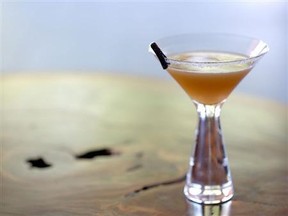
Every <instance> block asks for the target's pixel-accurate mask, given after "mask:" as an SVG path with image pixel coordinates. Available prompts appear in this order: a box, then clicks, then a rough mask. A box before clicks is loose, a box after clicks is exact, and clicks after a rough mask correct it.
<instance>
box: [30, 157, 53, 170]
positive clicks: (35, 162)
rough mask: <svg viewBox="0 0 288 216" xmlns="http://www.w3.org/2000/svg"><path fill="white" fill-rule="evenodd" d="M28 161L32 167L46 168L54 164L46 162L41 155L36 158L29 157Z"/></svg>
mask: <svg viewBox="0 0 288 216" xmlns="http://www.w3.org/2000/svg"><path fill="white" fill-rule="evenodd" d="M26 162H27V163H29V164H30V168H39V169H44V168H48V167H51V166H52V164H50V163H47V162H46V161H45V160H44V159H43V158H41V157H39V158H35V159H27V160H26Z"/></svg>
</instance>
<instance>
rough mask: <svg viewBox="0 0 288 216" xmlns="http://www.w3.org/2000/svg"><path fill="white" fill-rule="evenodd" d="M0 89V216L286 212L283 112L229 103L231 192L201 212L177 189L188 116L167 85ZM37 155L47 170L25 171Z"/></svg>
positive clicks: (77, 81)
mask: <svg viewBox="0 0 288 216" xmlns="http://www.w3.org/2000/svg"><path fill="white" fill-rule="evenodd" d="M0 85H1V88H0V89H1V90H0V91H1V92H0V101H1V107H0V108H1V110H0V113H1V121H0V123H1V125H0V126H1V128H0V129H1V130H0V133H1V134H0V141H1V169H0V174H1V201H0V202H1V203H0V215H1V216H6V215H7V216H8V215H27V216H28V215H29V216H36V215H37V216H38V215H41V216H51V215H56V216H58V215H59V216H66V215H69V216H74V215H75V216H76V215H87V216H89V215H105V216H112V215H117V216H118V215H120V216H121V215H137V216H141V215H157V216H162V215H163V216H164V215H165V216H169V215H177V216H178V215H179V216H181V215H183V216H184V215H190V216H191V215H197V216H200V215H205V216H206V215H287V214H288V209H287V207H286V206H287V195H288V191H287V179H288V178H287V177H288V176H287V146H286V145H287V106H285V105H281V104H278V103H276V102H271V101H266V100H262V99H257V98H253V97H248V96H245V95H239V94H234V95H232V96H231V97H230V99H229V100H228V101H227V103H226V104H225V106H224V108H223V113H222V128H223V133H224V139H225V142H226V148H227V153H228V157H229V160H230V166H231V170H232V176H233V181H234V185H235V190H236V195H235V197H234V199H233V201H232V202H228V203H226V204H223V205H222V206H220V205H215V206H201V205H198V204H193V203H189V202H187V201H186V200H185V198H184V196H183V192H182V190H183V185H184V181H183V176H184V175H185V172H186V170H187V168H188V159H189V156H190V152H191V150H192V146H193V135H194V129H195V126H196V122H197V118H196V115H195V109H194V107H193V104H192V102H191V101H190V100H189V98H188V97H187V96H186V95H185V94H184V92H183V91H182V90H181V89H180V88H179V87H178V86H177V85H176V84H175V83H174V82H173V81H171V80H168V81H163V80H157V79H152V78H151V79H150V78H143V77H130V76H120V75H115V74H110V75H109V74H108V75H107V74H106V75H104V74H101V73H97V74H84V73H83V74H77V73H74V74H73V73H71V74H54V75H52V74H21V75H20V74H15V75H2V76H1V78H0ZM103 149H106V150H107V151H111V152H113V154H110V155H109V154H106V155H105V154H102V155H101V154H100V153H99V151H100V150H103ZM95 151H98V153H99V154H98V155H97V156H95V155H96V153H95ZM89 152H90V154H91V152H92V153H93V152H94V156H93V157H91V158H85V157H82V158H81V157H79V156H81V155H82V156H83V155H84V156H85V153H89ZM102 153H103V152H102ZM90 156H91V155H90ZM39 158H41V159H43V161H44V162H46V163H47V164H49V165H51V166H46V167H45V166H44V167H42V168H39V167H33V166H31V163H29V160H37V159H39Z"/></svg>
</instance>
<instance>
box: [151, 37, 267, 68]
mask: <svg viewBox="0 0 288 216" xmlns="http://www.w3.org/2000/svg"><path fill="white" fill-rule="evenodd" d="M200 36H206V37H207V36H208V37H217V36H218V37H219V36H221V37H227V38H228V37H229V38H230V39H231V38H234V39H236V38H238V39H245V40H250V41H257V42H258V43H259V44H260V45H261V47H262V49H261V50H258V51H257V53H256V54H252V55H250V56H248V55H244V54H243V53H240V52H239V53H237V52H226V53H234V54H239V55H242V56H243V58H241V59H239V60H224V61H197V60H195V61H189V60H176V59H173V58H171V56H166V60H167V63H168V64H169V67H171V65H173V64H174V65H180V64H182V65H183V64H187V65H192V66H197V67H205V66H207V67H209V66H219V65H229V64H250V63H253V62H256V61H257V60H258V59H260V58H261V57H262V56H263V55H265V54H266V53H267V52H268V51H269V46H268V44H267V43H266V42H264V41H263V40H260V39H257V38H254V37H249V36H245V35H238V34H229V33H186V34H176V35H171V36H167V37H163V38H160V39H158V40H156V43H159V44H160V47H161V42H163V41H166V40H173V39H176V38H181V37H182V38H183V37H191V38H193V37H200ZM161 48H163V47H161ZM191 52H215V53H217V52H219V53H221V51H217V50H200V49H198V50H191ZM223 52H225V51H223ZM164 54H165V55H166V53H165V52H164ZM177 54H181V52H179V53H173V56H174V55H177Z"/></svg>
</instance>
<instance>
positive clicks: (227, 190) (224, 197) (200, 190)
mask: <svg viewBox="0 0 288 216" xmlns="http://www.w3.org/2000/svg"><path fill="white" fill-rule="evenodd" d="M184 194H185V196H186V197H187V199H189V200H191V201H193V202H196V203H200V204H219V203H223V202H226V201H228V200H230V199H232V197H233V195H234V192H233V184H232V181H230V182H227V183H225V184H223V185H212V186H201V185H200V184H194V183H191V184H186V186H185V188H184Z"/></svg>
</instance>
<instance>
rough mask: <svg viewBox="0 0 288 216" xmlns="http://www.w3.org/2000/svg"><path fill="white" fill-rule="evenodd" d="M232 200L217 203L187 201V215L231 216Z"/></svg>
mask: <svg viewBox="0 0 288 216" xmlns="http://www.w3.org/2000/svg"><path fill="white" fill-rule="evenodd" d="M231 204H232V201H229V202H225V203H222V204H217V205H204V204H198V203H194V202H189V201H187V205H188V210H187V214H186V215H187V216H230V208H231Z"/></svg>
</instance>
